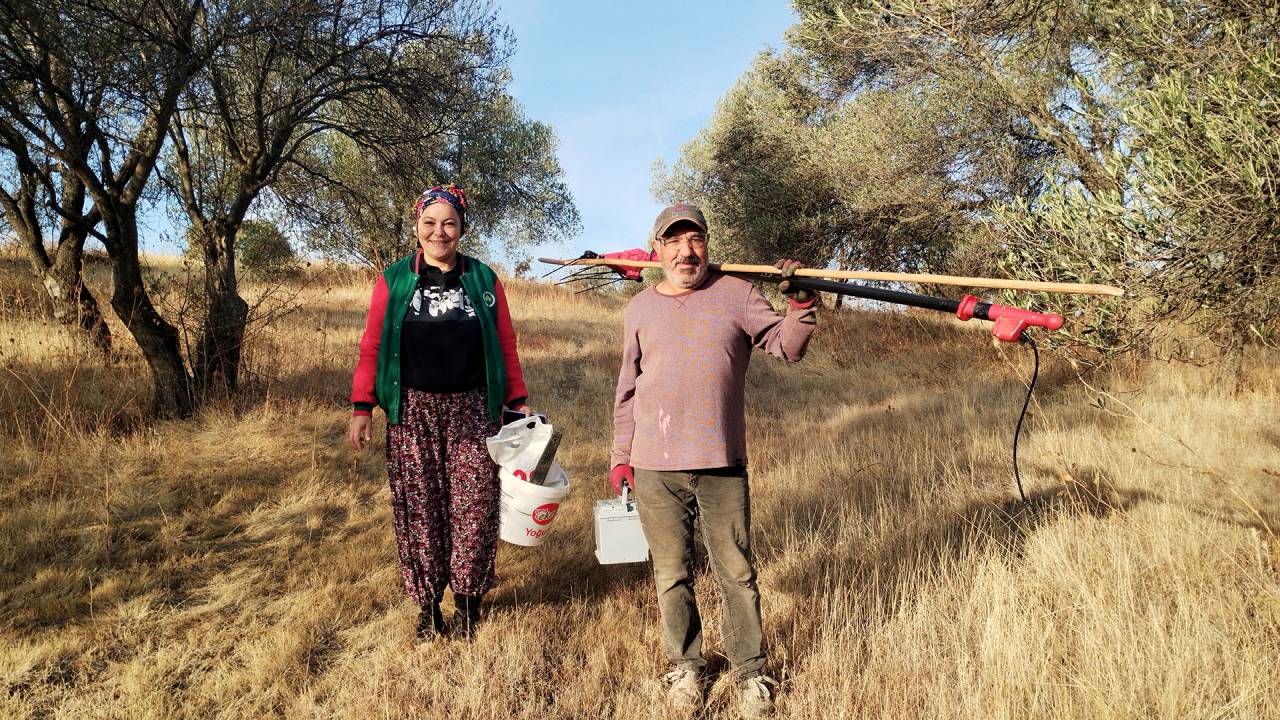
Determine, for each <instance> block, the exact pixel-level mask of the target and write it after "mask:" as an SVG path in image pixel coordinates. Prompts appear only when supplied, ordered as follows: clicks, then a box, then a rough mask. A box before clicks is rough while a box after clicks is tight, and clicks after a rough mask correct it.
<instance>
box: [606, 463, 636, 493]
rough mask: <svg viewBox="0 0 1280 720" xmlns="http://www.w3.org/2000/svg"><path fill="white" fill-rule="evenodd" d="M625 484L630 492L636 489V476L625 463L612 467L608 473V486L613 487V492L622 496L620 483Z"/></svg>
mask: <svg viewBox="0 0 1280 720" xmlns="http://www.w3.org/2000/svg"><path fill="white" fill-rule="evenodd" d="M624 482H625V483H626V484H627V486H628V487H630V488H631V489H632V490H635V489H636V475H635V473H634V472H633V471H632V470H631V466H630V465H628V464H627V463H620V464H618V465H614V466H613V469H612V470H610V471H609V484H610V485H612V486H613V491H614V492H616V493H618V494H619V495H621V494H622V483H624Z"/></svg>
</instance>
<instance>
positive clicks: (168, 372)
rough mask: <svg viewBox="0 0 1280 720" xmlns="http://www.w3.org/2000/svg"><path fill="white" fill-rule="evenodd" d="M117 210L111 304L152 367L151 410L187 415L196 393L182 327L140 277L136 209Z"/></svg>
mask: <svg viewBox="0 0 1280 720" xmlns="http://www.w3.org/2000/svg"><path fill="white" fill-rule="evenodd" d="M113 210H114V213H113V215H114V217H113V218H112V223H111V226H109V227H108V230H107V235H108V242H107V251H108V252H109V253H110V254H111V260H112V271H113V277H114V280H115V291H114V292H113V293H112V295H111V308H112V309H113V310H115V313H116V315H117V316H118V317H119V318H120V320H121V321H122V322H123V323H124V326H125V327H126V328H128V329H129V333H130V334H131V335H133V339H134V340H135V341H137V343H138V347H139V348H141V350H142V356H143V357H144V358H145V359H146V361H147V365H148V366H149V367H150V368H151V378H152V381H153V384H154V389H155V392H154V394H153V395H152V398H151V414H152V415H156V416H158V417H189V416H190V415H191V414H192V413H194V412H195V409H196V403H197V398H196V397H195V395H194V393H192V391H191V390H192V388H191V376H190V375H188V374H187V367H186V365H184V364H183V362H182V351H181V348H180V345H179V343H178V331H177V329H176V328H174V326H173V325H170V324H169V322H168V321H167V320H165V319H164V318H163V317H161V315H160V313H159V312H157V311H156V308H155V306H154V305H152V304H151V297H150V296H149V295H148V294H147V289H146V285H145V284H144V282H143V279H142V267H141V264H140V263H139V261H138V222H137V215H136V213H135V211H134V209H133V208H132V207H129V206H121V207H117V208H113Z"/></svg>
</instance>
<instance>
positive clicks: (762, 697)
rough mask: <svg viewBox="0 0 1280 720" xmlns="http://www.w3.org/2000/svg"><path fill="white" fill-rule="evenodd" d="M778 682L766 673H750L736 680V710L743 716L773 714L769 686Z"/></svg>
mask: <svg viewBox="0 0 1280 720" xmlns="http://www.w3.org/2000/svg"><path fill="white" fill-rule="evenodd" d="M777 684H778V681H777V680H774V679H773V678H771V677H769V676H768V675H752V676H751V677H749V678H746V679H744V680H741V681H739V682H738V712H739V713H740V714H741V715H742V717H744V718H763V717H769V716H770V715H772V714H773V695H772V694H771V693H770V692H769V686H770V685H774V686H776V685H777Z"/></svg>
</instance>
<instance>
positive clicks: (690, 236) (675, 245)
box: [653, 221, 710, 290]
mask: <svg viewBox="0 0 1280 720" xmlns="http://www.w3.org/2000/svg"><path fill="white" fill-rule="evenodd" d="M653 245H654V249H655V250H657V251H658V257H659V258H660V259H661V260H662V274H663V275H664V276H665V277H666V279H667V282H668V283H670V284H671V285H673V286H675V287H676V288H679V289H680V290H691V289H693V288H696V287H698V286H699V285H701V284H702V281H703V280H705V279H706V278H707V273H708V272H710V266H709V263H708V262H707V234H706V233H704V232H702V230H700V229H698V226H697V225H694V224H693V223H691V222H687V221H681V222H678V223H676V224H674V225H672V226H671V227H669V228H667V232H666V234H665V235H664V236H663V237H660V238H658V239H656V240H654V241H653Z"/></svg>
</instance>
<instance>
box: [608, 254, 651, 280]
mask: <svg viewBox="0 0 1280 720" xmlns="http://www.w3.org/2000/svg"><path fill="white" fill-rule="evenodd" d="M657 256H658V254H657V253H655V252H651V251H649V250H641V249H640V248H633V249H631V250H620V251H618V252H611V253H604V254H602V255H600V257H602V258H607V259H616V260H648V261H656V260H657V259H658V257H657ZM608 267H609V269H610V270H613V271H614V272H616V273H618V274H619V275H621V276H622V277H624V278H626V279H628V280H635V281H637V282H639V281H640V273H642V272H644V268H636V267H622V266H620V265H609V266H608Z"/></svg>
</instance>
